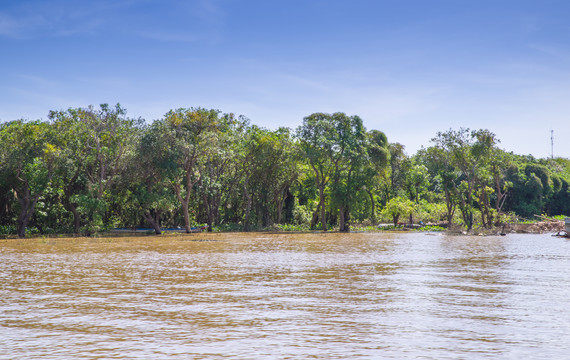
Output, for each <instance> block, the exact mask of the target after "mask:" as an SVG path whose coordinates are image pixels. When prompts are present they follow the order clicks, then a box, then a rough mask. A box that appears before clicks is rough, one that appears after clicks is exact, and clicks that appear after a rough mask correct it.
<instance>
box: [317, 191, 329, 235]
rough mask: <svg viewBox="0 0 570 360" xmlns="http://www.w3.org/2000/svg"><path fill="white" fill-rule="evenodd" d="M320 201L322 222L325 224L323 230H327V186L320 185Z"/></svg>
mask: <svg viewBox="0 0 570 360" xmlns="http://www.w3.org/2000/svg"><path fill="white" fill-rule="evenodd" d="M319 202H320V205H321V223H322V224H323V231H327V219H326V218H325V187H324V185H321V186H319Z"/></svg>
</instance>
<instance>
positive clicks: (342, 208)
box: [338, 205, 344, 232]
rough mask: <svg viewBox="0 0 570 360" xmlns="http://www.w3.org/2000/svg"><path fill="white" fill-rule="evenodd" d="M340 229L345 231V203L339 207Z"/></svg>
mask: <svg viewBox="0 0 570 360" xmlns="http://www.w3.org/2000/svg"><path fill="white" fill-rule="evenodd" d="M338 230H339V231H340V232H344V205H341V206H340V208H339V209H338Z"/></svg>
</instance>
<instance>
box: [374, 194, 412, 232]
mask: <svg viewBox="0 0 570 360" xmlns="http://www.w3.org/2000/svg"><path fill="white" fill-rule="evenodd" d="M414 207H415V204H414V202H413V201H412V200H410V199H406V198H404V197H399V196H398V197H395V198H392V199H390V200H389V201H388V203H387V204H386V206H385V207H384V209H383V210H382V213H383V214H384V215H385V216H390V217H391V218H392V220H393V222H394V226H398V221H399V220H400V217H401V216H406V215H410V214H411V213H413V212H414Z"/></svg>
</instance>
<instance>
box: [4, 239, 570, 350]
mask: <svg viewBox="0 0 570 360" xmlns="http://www.w3.org/2000/svg"><path fill="white" fill-rule="evenodd" d="M569 263H570V242H569V241H568V240H566V239H562V238H555V237H551V236H550V235H508V236H505V237H499V236H497V237H492V236H490V237H471V236H460V237H449V236H446V235H443V234H437V235H432V236H424V235H423V234H421V233H407V234H383V233H374V234H372V233H358V234H334V233H331V234H325V235H324V236H323V234H275V235H268V234H212V235H209V234H200V236H199V237H197V236H196V235H189V236H187V237H185V236H180V237H162V238H161V237H148V238H147V237H145V238H139V239H126V238H119V239H110V240H106V241H99V242H92V241H90V240H89V239H74V240H73V241H64V240H58V241H52V242H42V241H40V240H37V241H29V240H28V241H25V242H22V241H18V240H14V241H6V242H2V243H0V264H2V265H1V266H0V279H1V282H0V284H1V285H0V358H10V359H29V358H34V359H36V358H40V359H69V358H84V359H99V358H109V359H111V358H153V359H188V358H213V359H215V358H220V359H221V358H240V359H276V358H316V359H358V358H363V359H369V358H394V359H406V358H431V359H458V358H469V359H477V358H482V359H484V358H488V359H497V358H517V359H518V358H545V359H547V358H548V359H563V358H569V357H568V355H567V354H568V353H570V313H569V312H568V311H567V309H568V308H569V307H570V278H569V277H568V276H567V267H568V264H569Z"/></svg>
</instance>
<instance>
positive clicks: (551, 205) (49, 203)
mask: <svg viewBox="0 0 570 360" xmlns="http://www.w3.org/2000/svg"><path fill="white" fill-rule="evenodd" d="M49 120H50V121H49V122H44V121H23V120H17V121H12V122H8V123H4V124H1V125H0V233H2V234H5V235H6V234H14V233H15V234H18V235H19V236H26V234H30V233H38V234H52V233H76V234H77V233H83V234H94V233H100V232H104V231H106V230H108V229H110V228H113V227H116V226H121V227H142V226H149V225H152V226H153V227H154V228H155V229H157V230H158V231H160V228H161V227H180V226H185V227H187V228H189V227H191V225H192V224H195V223H200V224H204V223H205V224H207V225H208V228H209V230H212V231H247V230H269V231H307V230H309V229H313V230H314V229H317V228H319V229H326V230H330V229H338V230H341V231H347V230H348V229H349V224H350V225H351V226H353V230H356V231H375V230H376V227H375V226H374V224H377V222H378V221H379V220H382V221H389V222H392V223H394V224H396V225H397V224H398V222H410V221H412V220H414V218H415V221H416V222H417V221H423V222H424V223H438V222H440V221H447V222H448V223H450V224H456V225H457V224H461V225H463V226H465V227H466V228H474V227H482V228H483V227H486V228H489V227H491V226H497V225H500V224H501V223H504V222H510V221H517V220H518V219H521V218H528V219H533V216H534V215H536V214H544V215H546V216H557V215H558V218H560V216H561V214H570V160H569V159H565V158H556V159H535V158H533V157H532V156H520V155H515V154H512V153H507V152H505V151H504V150H501V149H499V148H498V143H499V141H498V140H497V139H496V137H495V135H494V134H493V133H491V132H490V131H488V130H474V131H471V130H469V129H459V130H452V129H450V130H448V131H445V132H439V133H437V135H436V136H435V137H434V139H433V140H432V142H433V143H432V145H433V146H430V147H428V148H422V149H421V150H420V151H418V153H417V154H415V155H412V156H408V155H407V154H406V153H405V151H404V147H403V145H401V144H398V143H389V142H388V139H387V137H386V135H385V134H384V133H383V132H381V131H377V130H371V131H366V129H365V128H364V125H363V122H362V120H361V119H360V118H359V117H358V116H347V115H346V114H344V113H340V112H339V113H333V114H324V113H314V114H311V115H309V116H307V117H306V118H304V119H303V124H302V126H300V127H299V128H298V129H297V130H296V131H295V132H294V133H292V132H291V130H290V129H287V128H279V129H276V130H268V129H264V128H261V127H258V126H255V125H251V124H249V121H248V120H247V119H246V118H244V117H236V116H234V115H233V114H231V113H225V114H223V113H221V112H220V111H218V110H214V109H204V108H199V107H198V108H180V109H176V110H170V111H169V112H168V113H167V114H165V116H164V117H162V118H161V119H158V120H155V121H153V122H151V123H148V124H146V125H145V124H143V121H142V120H141V119H131V118H128V117H127V116H126V111H125V109H124V108H122V107H121V106H120V105H119V104H117V105H116V106H114V107H112V106H108V105H106V104H103V105H101V106H100V107H98V108H95V107H92V106H89V107H86V108H71V109H68V110H65V111H52V112H50V115H49ZM455 210H458V211H457V215H459V216H455V214H456V211H455ZM408 216H410V219H409V221H408V218H407V217H408ZM533 220H534V219H533ZM390 228H394V225H391V226H390ZM434 230H436V229H434ZM155 231H156V230H155Z"/></svg>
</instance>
